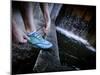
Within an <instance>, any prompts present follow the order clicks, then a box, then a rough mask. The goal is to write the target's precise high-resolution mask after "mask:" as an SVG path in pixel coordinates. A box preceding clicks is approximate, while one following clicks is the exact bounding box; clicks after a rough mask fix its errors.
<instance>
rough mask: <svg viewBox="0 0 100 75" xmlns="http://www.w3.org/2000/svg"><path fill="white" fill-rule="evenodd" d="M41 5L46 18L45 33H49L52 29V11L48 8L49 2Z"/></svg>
mask: <svg viewBox="0 0 100 75" xmlns="http://www.w3.org/2000/svg"><path fill="white" fill-rule="evenodd" d="M40 6H41V10H42V12H43V16H44V20H45V33H46V34H47V33H48V31H49V29H50V25H51V18H50V13H49V10H48V4H47V3H41V4H40Z"/></svg>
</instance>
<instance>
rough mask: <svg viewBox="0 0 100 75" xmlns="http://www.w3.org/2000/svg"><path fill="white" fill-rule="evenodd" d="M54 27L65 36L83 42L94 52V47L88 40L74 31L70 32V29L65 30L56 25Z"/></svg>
mask: <svg viewBox="0 0 100 75" xmlns="http://www.w3.org/2000/svg"><path fill="white" fill-rule="evenodd" d="M56 29H57V31H59V32H60V33H62V34H64V35H65V36H67V37H69V38H73V39H74V40H77V41H79V42H81V43H83V44H85V45H86V47H87V48H88V49H90V50H92V51H94V52H95V49H94V48H93V47H92V46H91V45H90V44H89V42H88V41H87V40H85V39H83V38H82V37H80V36H77V35H75V34H74V33H72V32H71V31H68V30H65V29H63V28H61V27H58V26H57V27H56Z"/></svg>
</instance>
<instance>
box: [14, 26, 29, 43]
mask: <svg viewBox="0 0 100 75" xmlns="http://www.w3.org/2000/svg"><path fill="white" fill-rule="evenodd" d="M13 35H14V39H15V40H16V41H17V42H19V43H27V40H29V37H28V36H27V35H26V34H25V33H24V32H23V31H22V30H20V29H18V28H16V29H15V30H13Z"/></svg>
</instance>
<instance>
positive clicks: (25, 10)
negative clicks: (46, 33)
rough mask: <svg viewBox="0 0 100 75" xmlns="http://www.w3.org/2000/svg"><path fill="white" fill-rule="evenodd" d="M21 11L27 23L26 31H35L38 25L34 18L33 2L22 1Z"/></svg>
mask: <svg viewBox="0 0 100 75" xmlns="http://www.w3.org/2000/svg"><path fill="white" fill-rule="evenodd" d="M21 13H22V17H23V20H24V24H25V29H26V32H28V33H29V32H33V31H34V32H35V31H36V27H35V23H34V18H33V6H32V3H30V2H27V3H21Z"/></svg>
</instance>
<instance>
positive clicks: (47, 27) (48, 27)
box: [44, 20, 51, 35]
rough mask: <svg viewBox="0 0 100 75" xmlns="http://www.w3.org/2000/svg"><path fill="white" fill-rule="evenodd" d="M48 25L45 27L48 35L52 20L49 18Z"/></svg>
mask: <svg viewBox="0 0 100 75" xmlns="http://www.w3.org/2000/svg"><path fill="white" fill-rule="evenodd" d="M45 26H46V27H45V28H44V33H45V35H48V33H49V32H50V26H51V20H49V21H48V22H47V23H46V25H45Z"/></svg>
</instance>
